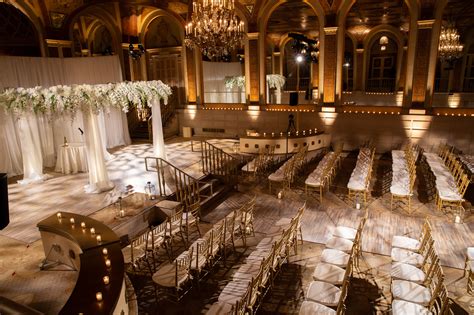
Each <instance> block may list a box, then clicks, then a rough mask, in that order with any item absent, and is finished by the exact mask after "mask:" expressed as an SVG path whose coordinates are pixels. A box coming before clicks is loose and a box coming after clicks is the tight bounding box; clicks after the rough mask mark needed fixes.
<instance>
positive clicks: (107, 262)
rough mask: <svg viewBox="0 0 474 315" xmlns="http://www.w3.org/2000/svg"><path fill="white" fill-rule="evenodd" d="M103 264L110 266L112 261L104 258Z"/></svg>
mask: <svg viewBox="0 0 474 315" xmlns="http://www.w3.org/2000/svg"><path fill="white" fill-rule="evenodd" d="M105 265H106V266H107V267H110V266H111V265H112V263H111V262H110V259H106V260H105Z"/></svg>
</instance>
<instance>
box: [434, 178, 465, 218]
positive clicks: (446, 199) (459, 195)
mask: <svg viewBox="0 0 474 315" xmlns="http://www.w3.org/2000/svg"><path fill="white" fill-rule="evenodd" d="M469 183H470V179H469V176H468V175H467V174H463V175H462V177H461V183H460V185H458V187H457V191H456V188H448V189H446V190H444V189H443V188H438V191H437V192H438V194H437V206H438V210H440V211H441V210H442V209H443V207H444V206H455V207H462V203H463V202H464V194H465V193H466V190H467V188H468V186H469Z"/></svg>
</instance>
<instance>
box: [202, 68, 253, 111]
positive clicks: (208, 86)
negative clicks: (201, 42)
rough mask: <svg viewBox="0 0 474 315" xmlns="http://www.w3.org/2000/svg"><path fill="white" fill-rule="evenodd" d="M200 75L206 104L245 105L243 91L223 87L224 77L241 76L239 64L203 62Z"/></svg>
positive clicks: (236, 88)
mask: <svg viewBox="0 0 474 315" xmlns="http://www.w3.org/2000/svg"><path fill="white" fill-rule="evenodd" d="M202 73H203V78H204V101H205V102H206V103H245V89H240V88H238V87H234V88H232V89H228V88H226V86H225V77H229V76H230V77H231V76H241V75H242V64H241V63H240V62H209V61H204V62H203V63H202Z"/></svg>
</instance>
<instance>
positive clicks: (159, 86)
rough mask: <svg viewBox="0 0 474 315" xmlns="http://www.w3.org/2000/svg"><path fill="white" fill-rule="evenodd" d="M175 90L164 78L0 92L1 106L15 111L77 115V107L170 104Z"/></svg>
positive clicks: (8, 110) (139, 106)
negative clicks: (162, 80) (169, 101)
mask: <svg viewBox="0 0 474 315" xmlns="http://www.w3.org/2000/svg"><path fill="white" fill-rule="evenodd" d="M171 94H172V91H171V88H170V87H169V86H168V85H166V84H164V83H163V82H161V81H160V80H158V81H133V82H120V83H108V84H97V85H88V84H82V85H71V86H66V85H57V86H52V87H49V88H43V87H39V86H37V87H34V88H21V87H20V88H7V89H5V90H4V91H2V92H0V108H1V107H3V108H4V110H6V111H7V112H10V113H13V114H15V115H21V114H23V113H28V112H33V113H43V114H48V115H61V114H70V115H72V116H74V115H75V113H76V112H77V110H83V111H86V110H88V109H92V110H93V111H94V112H98V111H100V110H105V111H108V110H109V109H110V108H112V107H114V108H120V109H121V110H122V111H124V112H128V109H129V107H130V106H136V107H137V108H138V109H143V107H145V106H148V107H151V106H152V103H153V101H158V102H159V101H160V100H161V99H163V101H164V103H165V104H167V102H168V98H169V96H171Z"/></svg>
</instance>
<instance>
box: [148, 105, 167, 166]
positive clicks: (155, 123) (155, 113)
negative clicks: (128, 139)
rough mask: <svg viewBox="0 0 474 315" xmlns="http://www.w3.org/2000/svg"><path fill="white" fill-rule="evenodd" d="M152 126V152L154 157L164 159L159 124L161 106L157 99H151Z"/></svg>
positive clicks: (160, 126)
mask: <svg viewBox="0 0 474 315" xmlns="http://www.w3.org/2000/svg"><path fill="white" fill-rule="evenodd" d="M151 114H152V128H153V153H154V154H155V157H159V158H162V159H164V160H166V152H165V140H164V135H163V126H162V124H161V108H160V102H159V101H158V100H153V101H152V107H151Z"/></svg>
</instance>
